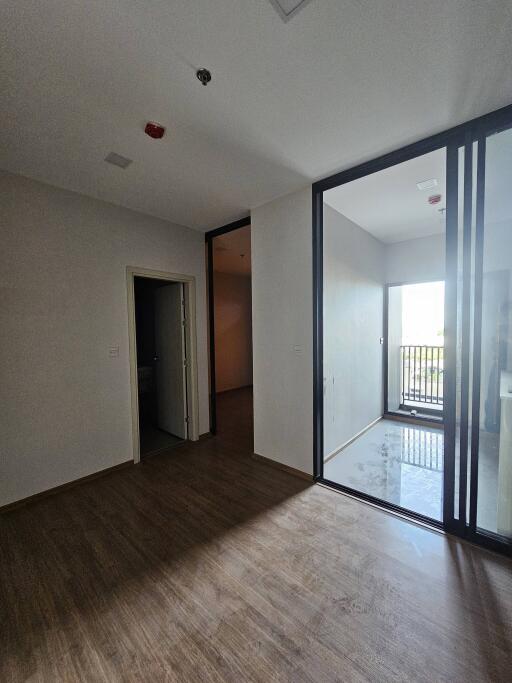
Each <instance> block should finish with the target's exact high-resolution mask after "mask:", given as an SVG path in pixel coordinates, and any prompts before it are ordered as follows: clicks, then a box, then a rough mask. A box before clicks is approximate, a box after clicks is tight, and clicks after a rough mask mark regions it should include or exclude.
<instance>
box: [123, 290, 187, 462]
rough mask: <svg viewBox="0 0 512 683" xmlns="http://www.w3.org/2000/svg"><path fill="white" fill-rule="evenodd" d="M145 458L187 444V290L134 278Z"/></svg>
mask: <svg viewBox="0 0 512 683" xmlns="http://www.w3.org/2000/svg"><path fill="white" fill-rule="evenodd" d="M134 288H135V330H136V340H137V382H138V399H139V435H140V455H141V457H145V456H147V455H151V454H152V453H156V452H158V451H161V450H164V449H168V448H171V447H173V446H176V445H177V444H179V443H182V442H183V441H184V440H185V439H187V438H188V425H187V419H188V416H187V378H186V372H185V370H186V367H185V362H186V340H185V329H184V324H185V300H184V293H183V284H182V283H181V282H168V281H166V280H156V279H153V278H143V277H136V278H135V284H134Z"/></svg>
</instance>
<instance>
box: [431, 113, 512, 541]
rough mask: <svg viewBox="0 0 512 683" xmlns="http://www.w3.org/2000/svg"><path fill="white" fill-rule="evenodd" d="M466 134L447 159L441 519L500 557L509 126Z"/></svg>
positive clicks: (505, 456)
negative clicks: (444, 465)
mask: <svg viewBox="0 0 512 683" xmlns="http://www.w3.org/2000/svg"><path fill="white" fill-rule="evenodd" d="M471 133H472V134H468V135H467V138H466V140H465V142H464V144H463V145H460V146H458V147H457V148H455V147H454V146H452V148H451V150H449V153H448V165H449V171H448V181H449V183H450V182H451V183H452V185H451V189H452V193H451V205H450V204H449V206H448V223H449V224H448V236H447V240H448V241H447V245H448V252H447V253H448V258H449V264H448V268H449V272H450V277H449V280H448V283H449V284H448V287H447V289H448V291H447V298H446V302H447V315H448V320H449V321H450V322H449V330H448V333H447V336H448V338H449V342H448V348H447V354H448V359H447V363H448V367H449V370H448V377H447V381H448V386H447V396H446V399H447V400H446V405H447V407H448V414H447V427H446V429H447V435H446V442H445V458H446V462H447V464H448V471H447V475H446V476H447V482H446V498H445V506H444V513H445V523H446V526H447V528H449V529H451V530H453V531H456V532H457V533H459V534H461V535H465V536H467V537H469V538H471V539H473V540H478V541H481V542H484V543H486V544H487V545H489V546H491V547H496V548H500V549H502V548H506V547H508V546H510V543H511V541H512V193H511V187H512V127H510V126H509V127H503V126H502V127H500V128H496V127H483V126H481V127H477V128H475V130H474V131H471ZM450 165H451V167H450ZM455 178H456V180H455Z"/></svg>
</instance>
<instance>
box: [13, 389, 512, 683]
mask: <svg viewBox="0 0 512 683" xmlns="http://www.w3.org/2000/svg"><path fill="white" fill-rule="evenodd" d="M248 400H249V397H248V394H246V395H244V394H243V393H241V394H240V395H239V396H238V400H237V397H236V395H235V394H232V395H231V396H227V397H226V400H225V401H223V400H221V401H220V402H219V408H220V412H221V414H220V415H219V435H218V436H217V437H215V438H211V439H205V440H204V441H201V442H199V443H198V444H194V445H191V444H184V445H182V446H178V447H175V448H174V449H173V450H171V451H169V453H167V454H159V455H156V456H153V457H150V458H148V459H147V460H146V461H145V462H143V463H142V464H141V465H139V466H137V467H133V468H129V469H125V470H120V471H117V472H114V473H112V474H111V475H108V476H105V477H103V478H101V479H97V480H94V481H92V482H88V483H86V484H83V485H81V486H79V487H77V488H75V489H71V490H67V491H63V492H61V493H59V494H57V495H55V496H52V497H50V498H47V499H43V500H39V501H37V502H35V503H33V504H31V505H28V506H26V507H24V508H20V509H18V510H14V511H12V512H10V513H8V514H5V515H3V516H1V517H0V544H1V545H0V549H1V564H0V630H1V637H0V681H2V683H3V682H11V681H12V682H14V681H52V682H54V681H81V682H83V681H109V682H111V681H151V682H159V681H194V682H195V681H215V682H220V681H233V683H235V682H236V683H240V682H241V681H261V682H265V683H268V682H269V681H293V682H296V681H297V682H300V681H311V682H315V683H319V682H322V681H343V682H351V681H355V682H357V681H378V682H383V681H407V682H411V681H425V682H427V681H428V682H432V681H450V682H454V681H456V682H458V681H460V682H461V683H462V682H464V683H470V682H472V681H507V682H509V681H510V680H511V672H512V565H511V563H510V561H508V560H506V559H505V558H502V557H500V556H497V555H494V554H492V553H489V552H486V551H484V550H481V549H479V548H476V547H473V546H471V545H469V544H466V543H462V542H459V541H456V540H454V539H451V538H449V537H445V536H442V535H440V534H436V533H434V532H431V531H428V530H426V529H423V528H420V527H417V526H415V525H413V524H410V523H408V522H405V521H402V520H400V519H398V518H395V517H392V516H390V515H388V514H386V513H384V512H381V511H379V510H376V509H374V508H371V507H369V506H367V505H365V504H364V503H361V502H359V501H355V500H351V499H350V498H347V497H345V496H343V495H340V494H338V493H336V492H333V491H329V490H327V489H325V488H323V487H320V486H315V485H310V484H308V482H306V481H303V480H301V479H298V478H295V477H293V476H291V475H289V474H287V473H285V472H281V471H278V470H276V469H273V468H271V467H268V466H267V465H265V464H264V463H261V462H258V461H255V460H253V459H252V458H251V457H250V453H251V450H252V442H251V437H250V434H249V433H248V430H247V429H245V431H244V428H243V425H244V424H245V425H246V427H247V426H248V425H250V418H249V417H248V416H247V415H245V417H244V416H243V415H242V412H241V411H243V405H244V402H245V403H246V404H247V401H248ZM230 403H231V408H233V406H235V407H236V408H237V410H239V411H240V414H239V416H238V419H236V420H235V423H234V427H235V428H234V429H233V430H230V428H229V420H230V419H233V415H230V413H229V404H230ZM222 404H224V406H226V405H227V406H228V407H225V408H224V409H225V412H224V415H222V410H223V408H222ZM244 420H245V422H244Z"/></svg>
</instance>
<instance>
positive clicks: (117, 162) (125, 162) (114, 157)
mask: <svg viewBox="0 0 512 683" xmlns="http://www.w3.org/2000/svg"><path fill="white" fill-rule="evenodd" d="M105 161H106V162H107V164H114V166H119V168H126V167H127V166H129V165H130V164H131V163H132V159H127V158H126V157H122V156H121V155H120V154H116V153H115V152H110V154H107V156H106V157H105Z"/></svg>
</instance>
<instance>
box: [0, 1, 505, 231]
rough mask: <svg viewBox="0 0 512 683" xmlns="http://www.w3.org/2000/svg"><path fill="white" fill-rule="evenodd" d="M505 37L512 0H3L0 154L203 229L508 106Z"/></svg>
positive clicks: (15, 165)
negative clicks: (123, 165)
mask: <svg viewBox="0 0 512 683" xmlns="http://www.w3.org/2000/svg"><path fill="white" fill-rule="evenodd" d="M511 33H512V3H511V2H510V0H494V1H493V2H489V1H488V0H472V1H470V0H450V2H446V0H430V1H429V2H426V3H419V2H411V1H410V0H379V2H375V0H311V2H309V3H307V4H306V6H305V7H304V8H303V9H302V10H301V11H300V12H298V13H297V14H296V15H295V16H294V17H293V18H292V19H290V21H288V22H287V23H284V22H283V21H282V20H281V19H280V17H279V16H278V14H277V13H276V11H275V9H274V7H272V5H271V3H270V2H268V0H215V2H214V1H213V0H194V1H193V2H190V0H89V1H88V2H84V1H83V0H46V1H45V2H40V0H2V2H1V3H0V64H1V70H0V71H1V72H0V88H1V92H2V96H1V98H0V118H1V121H2V125H1V127H0V167H2V168H4V169H7V170H10V171H13V172H16V173H21V174H24V175H27V176H30V177H33V178H36V179H40V180H43V181H46V182H49V183H52V184H55V185H58V186H62V187H66V188H69V189H72V190H76V191H79V192H82V193H85V194H89V195H92V196H95V197H99V198H101V199H105V200H108V201H111V202H114V203H116V204H121V205H124V206H128V207H130V208H134V209H138V210H140V211H144V212H146V213H149V214H153V215H157V216H162V217H164V218H167V219H170V220H172V221H174V222H178V223H182V224H184V225H189V226H192V227H195V228H199V229H209V228H212V227H216V226H218V225H222V224H223V223H226V222H229V221H232V220H235V219H237V218H239V217H241V216H243V215H246V214H247V211H248V210H249V209H251V208H253V207H255V206H257V205H259V204H261V203H264V202H266V201H269V200H271V199H272V198H274V197H277V196H279V195H282V194H285V193H287V192H290V191H292V190H295V189H299V188H300V187H304V186H306V185H307V184H308V183H309V182H310V181H311V180H314V179H317V178H319V177H323V176H325V175H327V174H329V173H331V172H334V171H336V170H340V169H343V168H348V167H350V166H352V165H354V164H356V163H359V162H361V161H364V160H366V159H369V158H372V157H374V156H376V155H379V154H381V153H383V152H385V151H389V150H391V149H394V148H396V147H397V146H400V145H403V144H405V143H408V142H411V141H413V140H416V139H418V138H421V137H423V136H425V135H428V134H431V133H434V132H436V131H440V130H443V129H445V128H447V127H449V126H452V125H455V124H457V123H460V122H462V121H465V120H467V119H469V118H472V117H474V116H477V115H480V114H483V113H485V112H488V111H491V110H493V109H496V108H498V107H501V106H504V105H506V104H509V103H510V102H511V101H512V69H510V64H511V63H512V41H511V40H510V35H511ZM199 66H206V67H208V68H209V69H210V70H211V71H212V74H213V80H212V82H211V83H210V85H208V86H207V87H203V86H202V85H201V84H200V83H199V82H198V81H197V79H196V78H195V74H194V72H195V69H196V68H197V67H199ZM148 120H156V121H159V122H161V123H163V124H164V125H166V126H167V134H166V136H165V138H164V139H163V140H161V141H154V140H151V139H150V138H148V137H147V136H145V135H144V133H143V126H144V123H145V122H146V121H148ZM111 151H113V152H117V153H118V154H122V155H123V156H126V157H129V158H131V159H133V163H132V164H131V165H130V166H129V167H128V168H127V169H126V170H121V169H119V168H116V167H114V166H110V165H108V164H106V163H104V161H103V159H104V157H105V156H106V155H107V154H108V153H109V152H111Z"/></svg>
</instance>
